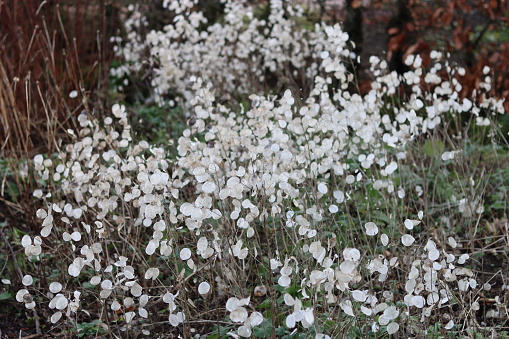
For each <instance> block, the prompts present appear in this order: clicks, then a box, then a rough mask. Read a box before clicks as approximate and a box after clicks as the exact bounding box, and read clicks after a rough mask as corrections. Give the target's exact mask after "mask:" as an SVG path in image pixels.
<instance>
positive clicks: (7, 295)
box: [0, 291, 12, 300]
mask: <svg viewBox="0 0 509 339" xmlns="http://www.w3.org/2000/svg"><path fill="white" fill-rule="evenodd" d="M8 299H12V294H11V293H10V292H9V291H4V292H2V293H0V300H8Z"/></svg>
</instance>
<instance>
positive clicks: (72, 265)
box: [16, 1, 502, 338]
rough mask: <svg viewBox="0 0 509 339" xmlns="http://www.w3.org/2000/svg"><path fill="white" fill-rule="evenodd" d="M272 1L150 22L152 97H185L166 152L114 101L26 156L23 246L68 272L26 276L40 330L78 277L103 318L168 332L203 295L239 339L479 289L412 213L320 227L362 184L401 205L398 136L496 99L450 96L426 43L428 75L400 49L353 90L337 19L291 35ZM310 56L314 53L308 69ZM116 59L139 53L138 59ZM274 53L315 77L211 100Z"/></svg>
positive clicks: (23, 294)
mask: <svg viewBox="0 0 509 339" xmlns="http://www.w3.org/2000/svg"><path fill="white" fill-rule="evenodd" d="M178 4H180V5H178ZM271 4H272V5H271V6H272V7H271V9H272V11H271V16H270V17H269V21H270V23H269V24H267V23H262V22H259V21H258V20H257V19H255V18H253V16H252V12H251V9H250V8H249V7H248V6H246V5H245V4H243V3H240V2H236V1H231V2H226V6H227V11H226V16H225V21H226V23H225V24H224V25H220V24H213V25H211V26H209V27H208V29H207V30H206V31H203V32H205V33H203V32H200V33H198V31H197V30H198V28H199V27H201V23H203V21H204V17H203V15H201V14H200V13H199V12H194V11H191V10H188V9H190V8H192V5H193V3H191V2H185V1H181V2H179V3H177V2H166V5H167V6H169V7H168V8H169V9H170V10H173V11H175V13H176V14H177V16H176V17H175V20H174V23H173V24H172V25H169V26H167V27H166V29H165V31H164V32H152V33H151V34H149V36H148V44H149V45H150V46H151V48H152V50H151V52H152V56H153V57H157V59H158V60H159V61H160V62H161V66H160V69H158V70H156V72H157V75H156V77H155V78H154V83H153V85H154V88H155V92H156V94H157V95H158V96H159V98H160V99H161V100H162V99H163V96H162V95H163V94H164V93H167V92H168V91H169V90H175V91H177V92H178V93H179V94H181V95H182V97H183V98H184V100H185V101H186V102H185V105H184V106H185V107H187V108H188V111H187V112H186V114H187V115H188V116H189V126H188V128H187V129H186V130H184V131H183V133H182V136H181V137H180V138H179V140H178V145H177V146H176V148H177V151H178V157H177V159H175V160H173V159H170V158H169V156H168V155H167V154H166V153H165V151H164V150H163V149H161V148H158V147H154V146H152V145H149V144H148V143H147V142H145V141H141V142H134V141H133V137H132V135H131V132H132V128H131V126H130V124H129V122H128V117H127V113H126V110H125V107H123V106H121V105H118V104H117V105H114V106H113V107H112V113H113V117H108V118H105V119H104V121H96V120H95V119H94V118H93V116H91V115H90V114H88V113H87V112H83V113H82V114H80V115H79V117H78V121H79V124H80V126H81V130H79V131H76V132H73V133H71V135H73V136H74V141H73V142H72V143H70V144H68V145H64V146H63V147H62V151H61V152H60V153H59V155H58V157H57V158H55V159H47V158H46V159H45V158H44V157H43V156H42V155H37V156H36V157H34V166H35V168H36V171H37V172H38V174H39V175H40V178H41V179H42V180H44V181H45V182H46V183H47V186H46V187H44V188H43V190H44V191H47V194H44V193H42V191H38V192H37V194H34V196H36V197H37V198H40V199H42V200H43V204H44V206H45V208H42V209H40V210H38V211H37V217H38V218H39V219H40V220H41V226H42V227H41V232H40V234H38V235H26V236H24V237H23V239H22V245H23V247H24V248H25V253H26V255H27V256H28V257H29V258H30V260H32V261H34V262H41V261H45V260H48V259H47V257H46V254H48V255H49V254H50V253H51V251H52V246H54V245H55V246H56V245H57V244H58V246H59V250H60V251H61V252H62V254H63V253H65V255H63V256H62V260H63V261H64V262H65V265H66V272H62V273H61V274H60V275H59V279H61V280H59V281H56V280H53V281H49V282H48V286H47V287H46V286H43V285H41V284H39V288H41V289H42V290H41V289H39V292H41V293H39V294H36V293H35V292H37V288H35V287H32V283H33V279H32V278H31V276H26V277H25V278H24V279H23V284H24V285H25V286H26V288H25V289H21V290H20V291H19V292H18V293H17V296H16V299H17V300H18V301H19V302H24V303H25V306H26V307H27V308H34V307H36V306H37V304H38V303H39V304H41V303H45V302H46V300H49V304H48V306H49V308H50V309H52V310H53V311H52V314H51V316H50V321H51V322H53V323H57V322H59V321H61V319H62V317H63V315H65V316H66V317H71V316H73V315H74V314H75V313H77V312H79V311H83V312H89V313H92V312H93V310H92V309H91V308H89V307H90V305H91V303H88V302H87V303H84V302H83V299H82V298H83V295H84V292H85V288H84V287H83V286H81V285H82V284H83V283H84V282H87V283H89V284H90V285H92V286H95V289H93V290H92V293H93V294H94V296H95V297H96V298H97V300H98V301H99V302H100V304H101V305H104V307H105V308H104V311H105V313H106V314H108V317H122V318H121V320H124V321H125V323H128V324H135V323H137V322H142V321H143V319H147V318H150V317H151V310H153V309H157V310H161V309H164V310H167V313H165V316H166V317H167V321H168V322H169V323H170V324H171V325H173V326H175V327H178V326H181V324H182V323H186V322H189V323H191V322H192V321H193V320H194V318H193V317H194V316H196V314H195V313H193V312H192V311H190V309H189V307H188V305H187V304H188V303H189V300H191V299H190V295H191V296H194V297H195V298H210V297H211V296H215V297H216V298H218V299H217V302H218V303H221V304H222V305H224V307H223V308H224V309H226V312H225V313H224V315H223V316H224V317H225V319H227V320H228V321H229V322H230V324H231V326H232V328H233V330H232V331H231V334H232V335H239V336H242V337H249V336H251V335H252V333H253V328H255V327H257V326H259V325H261V324H262V323H263V322H264V321H265V320H269V321H271V322H273V324H274V326H276V325H282V326H285V327H286V328H287V329H289V330H290V331H301V330H302V331H303V332H304V333H308V332H307V331H308V330H309V329H313V331H314V332H313V333H315V334H316V337H317V338H328V337H329V336H328V335H327V334H325V333H323V332H326V327H324V323H325V322H326V321H327V319H331V318H333V317H334V319H336V320H337V319H340V318H341V319H342V318H345V317H346V318H348V317H351V320H347V321H364V322H365V324H367V325H369V330H370V331H372V332H377V331H381V329H383V330H384V331H386V332H387V333H389V334H394V333H397V332H398V331H399V330H400V328H401V327H402V326H407V325H408V324H409V323H410V322H411V321H413V320H412V317H415V316H417V317H418V321H420V322H425V321H426V319H428V318H431V317H433V316H435V315H436V314H443V313H444V312H445V313H446V314H448V313H447V312H449V311H444V310H445V307H446V305H449V304H450V303H451V300H453V299H454V298H456V297H457V296H458V294H462V295H463V296H464V297H465V298H467V297H469V298H470V297H471V295H470V294H469V291H470V290H473V289H478V288H479V287H478V286H477V282H476V280H475V277H474V274H473V272H472V270H470V269H468V268H466V267H464V266H463V265H464V264H465V262H466V260H467V259H468V254H463V255H461V256H457V254H456V253H457V252H454V249H455V248H456V247H458V246H459V244H458V242H457V241H456V240H455V239H453V238H449V239H448V243H447V244H440V243H438V242H437V241H436V239H433V238H426V239H425V238H423V237H422V236H421V233H417V231H416V229H417V228H419V227H421V226H422V225H423V224H424V221H423V220H424V218H425V215H424V213H423V212H422V211H416V213H413V212H405V215H395V216H390V219H391V220H390V222H387V223H382V222H378V221H376V222H375V220H372V218H371V216H370V215H369V213H364V212H362V211H358V217H359V219H360V220H362V223H361V224H359V225H356V226H354V228H353V229H352V231H353V232H354V233H353V234H352V235H351V238H350V239H355V241H352V242H351V243H346V241H345V239H347V238H348V236H346V237H345V236H344V235H342V234H340V232H341V231H338V230H337V229H334V225H336V224H337V223H338V218H339V217H341V216H345V215H347V214H348V210H349V209H350V208H351V207H350V202H351V199H352V198H351V197H352V195H353V194H355V191H356V190H359V189H361V185H365V186H366V187H368V188H369V189H370V190H373V191H374V192H378V194H380V196H382V197H385V198H386V199H387V201H388V203H392V204H404V202H405V197H407V195H409V194H414V193H411V192H405V189H404V186H402V185H401V183H399V182H398V181H397V180H395V178H396V176H397V175H398V170H399V169H400V167H401V166H403V165H405V163H406V156H407V149H406V147H407V145H408V144H410V143H411V142H413V140H415V139H417V138H419V137H421V136H423V135H424V134H426V133H427V132H428V131H430V130H433V129H434V128H437V126H439V125H440V124H441V122H442V121H443V116H444V115H445V114H452V115H454V114H460V113H463V112H468V113H472V114H474V115H476V116H477V115H478V114H479V112H480V108H485V109H493V111H494V112H497V111H498V112H502V106H501V103H500V102H498V101H495V100H492V99H488V98H485V100H484V101H483V102H482V103H481V105H480V107H478V106H477V105H476V103H475V102H474V101H471V100H468V99H465V100H461V99H460V98H459V97H458V92H459V91H460V90H461V85H460V82H459V81H458V80H457V79H456V78H454V77H452V78H449V79H447V80H444V79H442V78H441V77H440V76H439V75H438V71H439V70H440V69H441V68H442V67H445V68H446V69H447V70H448V71H449V73H454V72H459V70H455V69H453V68H451V67H450V66H449V65H448V63H447V61H445V62H443V61H441V60H440V59H441V57H442V56H441V55H440V53H437V52H434V54H433V55H432V57H433V58H434V59H435V61H436V62H435V63H434V64H433V65H432V66H431V68H430V69H429V70H428V71H426V70H424V69H423V68H422V63H421V60H420V58H419V57H418V56H417V57H413V56H412V57H410V58H409V59H407V64H408V65H410V66H412V70H411V71H409V72H407V73H405V74H404V75H403V76H398V75H397V74H396V73H390V72H388V71H387V63H386V62H385V61H381V60H379V59H377V58H375V57H372V58H371V60H370V61H371V63H372V71H373V74H374V77H375V80H374V82H373V85H372V90H371V91H370V92H369V93H368V94H366V95H359V94H357V93H352V92H350V91H349V90H348V88H349V84H350V81H352V79H353V77H352V75H351V74H348V72H347V67H346V66H345V65H344V63H343V62H342V61H341V58H342V57H344V56H346V55H348V53H346V52H345V51H346V49H345V46H346V45H345V43H346V40H347V39H346V37H345V33H343V32H342V31H341V29H340V27H339V26H334V27H330V26H325V25H322V26H317V27H316V29H315V31H313V32H310V31H304V30H295V28H294V26H292V25H294V22H293V21H292V19H287V18H283V17H282V16H281V15H280V14H278V13H279V12H280V9H281V8H280V6H282V5H281V3H280V2H276V1H274V2H271ZM290 8H291V7H290ZM250 13H251V14H250ZM298 13H299V12H298V10H295V11H293V10H292V12H290V14H295V15H298ZM246 17H247V18H248V19H249V20H248V21H247V22H246V21H245V20H243V18H246ZM285 23H288V25H287V26H285ZM267 25H269V26H267ZM264 27H270V28H271V29H270V32H263V29H260V28H264ZM264 29H265V28H264ZM260 31H261V32H263V34H262V33H260ZM177 36H181V37H182V39H177ZM133 44H135V42H133ZM212 45H214V46H216V47H215V48H211V46H212ZM290 45H292V46H293V47H292V48H291V49H289V47H288V46H290ZM285 46H286V47H285ZM131 47H132V46H131ZM290 50H291V53H290ZM131 51H132V49H131ZM309 56H312V57H315V58H316V60H319V61H316V60H315V61H314V62H315V63H312V64H311V65H309V64H308V63H307V62H308V60H309V58H308V57H309ZM126 57H127V58H134V59H132V61H139V60H137V59H136V58H137V57H138V56H137V55H136V54H130V55H128V56H126ZM196 57H197V58H199V59H198V61H196V60H194V61H193V58H196ZM256 58H258V59H259V60H258V59H257V60H254V61H253V59H256ZM200 60H201V61H200ZM205 60H207V61H208V65H209V66H208V67H207V68H206V69H204V68H203V65H204V64H203V63H202V61H203V62H204V61H205ZM286 63H290V64H292V65H293V66H294V67H295V68H304V69H305V70H306V76H307V77H309V79H312V81H313V85H312V86H311V88H310V92H309V95H308V96H307V97H305V98H300V97H296V93H294V92H292V90H290V89H287V90H286V91H284V94H283V95H282V96H279V97H278V96H273V95H270V94H268V93H256V94H251V95H250V96H249V100H250V101H251V106H250V107H249V108H247V107H244V106H240V107H230V106H228V105H223V104H220V103H218V102H217V100H216V99H217V98H218V97H220V96H221V95H222V94H223V93H224V92H222V91H227V92H228V91H229V90H233V89H235V90H238V91H240V92H249V91H250V90H251V88H250V87H243V85H246V86H247V84H248V83H247V82H245V81H244V79H243V78H242V76H256V77H258V79H259V80H263V74H264V71H263V70H264V69H265V68H268V69H270V70H271V71H276V70H279V69H281V68H284V67H285V66H284V65H285V64H286ZM253 65H255V66H253ZM313 65H314V66H313ZM319 71H320V73H321V75H319V74H318V73H319ZM198 75H200V76H198ZM202 76H203V77H202ZM423 82H424V83H425V84H427V85H429V90H428V91H423V89H422V87H421V86H420V85H421V84H422V83H423ZM218 83H221V84H222V87H221V86H220V87H218V86H217V84H218ZM333 83H339V84H340V85H339V88H332V87H331V85H332V84H333ZM401 85H405V86H408V87H409V88H410V89H411V93H410V95H409V96H408V100H406V101H404V102H401V103H399V104H397V105H396V104H392V103H391V101H390V100H388V99H387V98H390V97H391V96H394V95H395V94H396V93H397V91H398V88H399V87H400V86H401ZM486 86H489V77H487V78H486ZM454 152H456V151H453V154H455V153H454ZM443 157H444V156H443ZM445 158H446V159H444V160H453V158H452V157H451V155H447V156H446V157H445ZM421 189H422V188H421ZM478 203H479V200H478V201H476V202H469V201H467V200H464V202H463V203H460V211H461V212H462V213H467V212H466V211H467V210H474V208H475V212H476V213H482V211H481V210H480V209H479V208H478ZM469 204H470V205H469ZM462 206H463V207H462ZM466 206H470V207H471V208H467V207H466ZM479 206H480V205H479ZM400 244H401V245H403V246H400ZM43 254H44V256H43ZM254 265H266V266H267V270H268V271H269V272H270V273H269V275H270V276H269V280H270V282H271V284H270V285H269V286H268V288H269V291H270V295H272V296H273V298H274V299H273V300H272V302H273V303H276V302H277V300H278V299H280V300H283V301H282V303H281V305H279V306H278V307H279V308H280V309H278V312H280V313H281V314H283V315H284V321H283V322H282V323H281V324H275V323H274V322H275V321H276V319H266V314H263V313H262V312H259V311H256V310H255V309H254V307H255V306H257V303H258V301H256V300H255V299H252V298H251V297H250V295H251V293H252V287H254V286H256V285H264V284H266V282H265V281H263V280H260V281H258V280H257V281H248V279H247V277H251V278H250V279H253V278H252V277H253V274H251V269H252V267H253V266H254ZM395 276H401V277H404V278H403V279H404V281H402V286H403V287H402V288H403V289H404V294H402V295H399V294H395V293H394V291H393V289H392V287H391V286H390V284H389V283H388V281H389V280H390V279H392V278H391V277H395ZM254 279H258V278H254ZM260 279H262V278H260ZM168 282H169V283H168ZM375 286H379V288H375ZM29 289H30V290H29ZM42 292H43V293H42ZM88 293H90V292H87V294H88ZM35 296H37V297H36V298H34V297H35ZM155 313H157V312H155ZM448 316H449V318H450V321H449V322H448V323H447V326H446V328H449V329H450V328H452V327H453V326H454V322H453V320H452V315H449V314H448ZM103 317H106V315H104V314H103ZM210 317H214V315H213V314H211V315H210ZM358 319H364V320H358ZM210 320H211V323H214V320H218V319H212V318H211V319H210ZM338 321H339V320H338ZM408 326H409V325H408ZM408 328H409V330H410V327H408ZM412 331H414V329H412ZM330 334H331V335H334V334H333V333H330Z"/></svg>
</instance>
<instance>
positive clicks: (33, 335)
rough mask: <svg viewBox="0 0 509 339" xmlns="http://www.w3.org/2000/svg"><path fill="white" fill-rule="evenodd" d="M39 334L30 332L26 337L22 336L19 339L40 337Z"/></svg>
mask: <svg viewBox="0 0 509 339" xmlns="http://www.w3.org/2000/svg"><path fill="white" fill-rule="evenodd" d="M40 336H41V335H40V334H37V333H35V334H30V335H27V336H26V337H22V338H21V339H32V338H37V337H40Z"/></svg>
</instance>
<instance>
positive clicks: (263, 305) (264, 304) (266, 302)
mask: <svg viewBox="0 0 509 339" xmlns="http://www.w3.org/2000/svg"><path fill="white" fill-rule="evenodd" d="M271 305H272V301H271V300H270V299H265V300H264V301H262V302H261V303H260V304H259V305H258V306H256V309H258V310H263V309H267V308H270V306H271Z"/></svg>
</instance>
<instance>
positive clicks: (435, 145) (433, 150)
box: [422, 139, 445, 157]
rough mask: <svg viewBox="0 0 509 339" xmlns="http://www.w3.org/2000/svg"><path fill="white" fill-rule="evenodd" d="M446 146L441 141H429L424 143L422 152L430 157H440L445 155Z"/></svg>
mask: <svg viewBox="0 0 509 339" xmlns="http://www.w3.org/2000/svg"><path fill="white" fill-rule="evenodd" d="M444 150H445V146H444V143H443V142H442V141H441V140H436V139H429V140H426V141H425V142H424V145H423V146H422V151H423V152H424V154H426V155H427V156H428V157H438V156H441V155H442V153H444Z"/></svg>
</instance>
